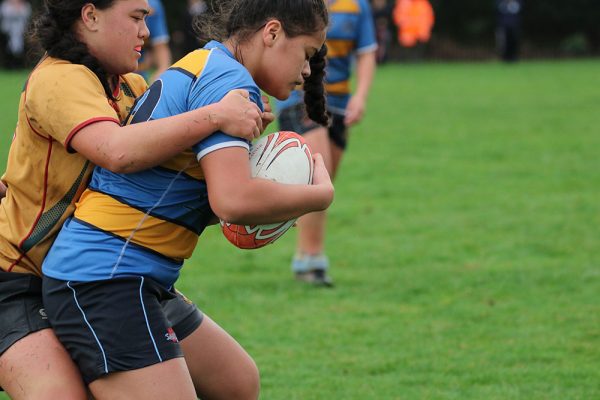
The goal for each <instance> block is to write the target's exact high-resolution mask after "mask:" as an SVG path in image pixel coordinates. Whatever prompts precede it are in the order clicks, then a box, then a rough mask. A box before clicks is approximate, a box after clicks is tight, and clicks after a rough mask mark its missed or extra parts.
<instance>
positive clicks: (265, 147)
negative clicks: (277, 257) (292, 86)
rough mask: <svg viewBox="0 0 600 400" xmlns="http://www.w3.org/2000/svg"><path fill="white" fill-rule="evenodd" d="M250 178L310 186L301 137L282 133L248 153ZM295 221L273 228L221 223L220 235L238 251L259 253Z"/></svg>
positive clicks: (265, 139) (307, 154) (308, 154)
mask: <svg viewBox="0 0 600 400" xmlns="http://www.w3.org/2000/svg"><path fill="white" fill-rule="evenodd" d="M250 167H251V171H252V176H253V177H257V178H263V179H271V180H273V181H275V182H279V183H288V184H305V185H306V184H311V183H312V178H313V159H312V154H311V152H310V148H309V147H308V145H307V144H306V141H305V140H304V139H303V138H302V136H300V135H298V134H297V133H295V132H289V131H282V132H275V133H271V134H270V135H267V136H265V137H263V138H261V139H259V140H258V141H256V143H254V144H253V145H252V147H251V149H250ZM295 222H296V219H295V218H294V219H292V220H290V221H283V222H280V223H275V224H264V225H236V224H230V223H228V222H225V221H221V228H222V230H223V234H224V235H225V237H226V238H227V240H229V241H230V242H231V243H232V244H234V245H235V246H236V247H239V248H240V249H258V248H260V247H263V246H265V245H267V244H270V243H273V242H274V241H275V240H277V239H278V238H280V237H281V236H282V235H283V234H284V233H285V232H286V231H287V230H288V229H289V228H290V227H292V226H293V225H294V223H295Z"/></svg>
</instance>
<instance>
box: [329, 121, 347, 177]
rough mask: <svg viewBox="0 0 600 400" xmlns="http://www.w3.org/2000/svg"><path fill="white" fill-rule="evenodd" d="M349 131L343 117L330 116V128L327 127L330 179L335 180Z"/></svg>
mask: <svg viewBox="0 0 600 400" xmlns="http://www.w3.org/2000/svg"><path fill="white" fill-rule="evenodd" d="M348 135H349V130H348V127H347V126H346V124H344V116H343V115H340V114H332V116H331V126H330V127H329V143H330V152H329V154H330V160H331V161H330V169H329V174H330V175H331V178H332V179H333V178H335V176H336V173H337V170H338V167H339V165H340V162H341V161H342V157H343V155H344V152H345V151H346V147H347V146H348Z"/></svg>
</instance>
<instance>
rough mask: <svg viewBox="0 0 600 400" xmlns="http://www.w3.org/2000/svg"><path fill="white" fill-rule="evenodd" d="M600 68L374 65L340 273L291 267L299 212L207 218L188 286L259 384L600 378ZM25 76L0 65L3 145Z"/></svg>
mask: <svg viewBox="0 0 600 400" xmlns="http://www.w3.org/2000/svg"><path fill="white" fill-rule="evenodd" d="M599 68H600V61H597V60H589V61H564V62H526V63H519V64H516V65H503V64H498V63H483V64H460V63H457V64H412V65H386V66H383V67H381V68H379V70H378V73H377V78H376V81H375V83H374V86H373V90H372V94H371V96H370V99H369V110H368V114H367V117H366V118H365V120H364V121H363V123H361V124H360V125H359V126H357V127H355V128H354V129H353V130H352V140H351V143H350V148H349V151H348V154H347V157H346V159H345V160H344V164H343V167H342V169H341V172H340V175H339V177H338V180H337V184H336V200H335V203H334V205H333V206H332V208H331V209H330V214H329V215H330V218H329V234H328V237H327V251H328V254H329V257H330V259H331V261H332V263H333V268H332V274H333V276H334V278H335V280H336V284H337V285H336V287H335V288H334V289H332V290H326V289H320V290H319V289H315V288H311V287H306V286H303V285H302V284H300V283H297V282H295V281H293V280H292V279H291V274H290V271H289V261H290V256H291V254H292V252H293V248H294V238H295V232H293V231H292V232H290V233H288V234H287V235H286V236H285V237H283V238H282V239H281V240H280V241H279V242H277V243H276V244H274V245H272V246H269V247H267V248H265V249H262V250H256V251H241V250H237V249H235V248H234V247H232V246H231V245H230V244H228V243H227V242H226V241H225V240H224V239H223V238H222V237H221V235H220V233H219V232H218V229H216V228H211V229H209V230H208V232H206V233H205V234H204V235H203V236H202V237H201V239H200V242H199V245H198V247H197V250H196V252H195V254H194V257H193V258H192V259H191V260H190V261H189V262H187V264H186V266H185V268H184V271H183V274H182V279H181V280H180V283H179V288H180V289H181V290H182V291H184V292H185V293H186V294H187V295H188V296H189V297H191V298H192V299H193V300H194V301H196V302H197V304H198V305H199V306H200V307H201V308H202V309H203V310H204V311H205V312H206V313H207V314H209V315H210V316H211V317H212V318H213V319H215V320H216V321H218V322H219V323H220V324H221V325H222V326H223V327H224V328H225V329H227V330H228V331H229V332H230V333H231V334H232V335H233V336H235V337H236V338H237V339H238V340H239V341H240V343H242V345H243V346H244V347H245V348H246V349H247V350H248V351H249V352H250V354H251V355H252V356H253V357H254V358H255V360H256V361H257V363H258V365H259V367H260V370H261V374H262V398H264V399H361V400H362V399H461V400H463V399H499V400H500V399H527V400H530V399H556V400H562V399H594V398H599V397H600V301H598V294H599V293H600V255H598V248H599V247H600V228H599V227H600V161H599V160H600V158H599V156H598V149H599V148H600V128H599V124H598V117H597V110H596V109H597V107H598V104H600V92H599V91H598V89H597V88H598V84H599V83H600V82H599V81H600V79H599V78H598V73H597V71H598V69H599ZM23 79H24V75H22V74H21V75H19V74H0V91H1V93H2V95H1V96H0V101H2V103H0V109H2V116H3V118H2V120H1V121H0V124H1V125H0V132H1V133H2V136H1V137H0V143H2V152H3V154H1V156H2V160H3V161H4V160H5V159H6V155H5V153H6V149H7V145H6V144H7V143H9V141H10V135H11V134H12V130H13V128H14V115H15V111H16V102H17V95H18V91H19V90H20V87H21V86H22V83H23ZM11 118H13V120H12V121H11V120H10V119H11ZM3 161H2V162H3ZM0 398H1V397H0Z"/></svg>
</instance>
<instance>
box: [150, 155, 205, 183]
mask: <svg viewBox="0 0 600 400" xmlns="http://www.w3.org/2000/svg"><path fill="white" fill-rule="evenodd" d="M160 166H161V167H164V168H167V169H170V170H172V171H183V172H184V173H185V174H186V175H189V176H190V177H192V178H194V179H197V180H204V173H203V172H202V168H200V163H198V161H197V160H196V155H195V154H194V153H193V152H192V150H186V151H184V152H183V153H180V154H178V155H177V156H175V157H173V158H171V159H170V160H169V161H167V162H164V163H162V164H161V165H160Z"/></svg>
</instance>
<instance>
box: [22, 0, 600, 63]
mask: <svg viewBox="0 0 600 400" xmlns="http://www.w3.org/2000/svg"><path fill="white" fill-rule="evenodd" d="M211 1H216V2H218V1H219V0H211ZM265 1H268V0H265ZM430 1H431V4H432V5H433V7H434V10H435V15H436V23H435V26H434V29H433V39H432V43H431V45H432V46H431V47H432V51H433V52H436V51H438V52H439V54H438V55H440V54H441V56H442V57H444V51H446V52H449V51H452V49H450V50H448V47H450V48H454V49H455V50H456V51H457V54H458V55H457V56H458V57H460V56H461V54H462V55H464V56H466V57H469V54H471V55H472V51H475V52H477V51H480V52H481V53H482V55H483V54H487V55H489V54H490V52H491V53H493V50H494V32H495V26H496V14H495V8H494V0H430ZM388 2H389V3H390V4H392V3H394V0H388ZM31 3H32V5H33V6H34V10H35V9H38V10H39V9H40V5H41V4H42V0H32V1H31ZM163 5H164V7H165V9H166V13H167V18H168V23H169V29H170V30H171V31H178V30H181V29H182V28H183V27H181V26H179V25H180V24H181V21H182V17H181V16H182V15H183V13H185V10H186V7H187V0H163ZM599 19H600V0H523V11H522V30H523V35H522V38H523V44H524V46H523V47H524V51H525V52H526V54H525V55H526V56H527V53H529V55H531V56H536V55H541V56H577V55H598V54H600V21H599ZM390 28H391V29H392V30H393V29H394V26H393V24H391V23H390ZM444 48H445V49H446V50H444ZM465 49H476V50H471V52H469V51H468V50H467V51H466V52H465ZM486 52H487V53H486ZM433 56H434V57H435V56H436V55H435V54H433Z"/></svg>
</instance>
